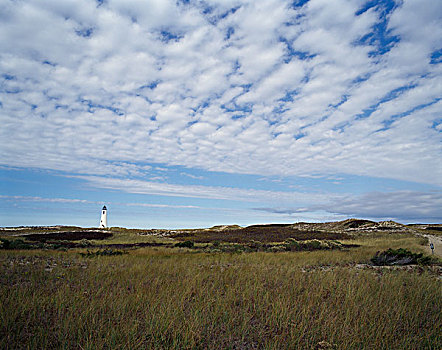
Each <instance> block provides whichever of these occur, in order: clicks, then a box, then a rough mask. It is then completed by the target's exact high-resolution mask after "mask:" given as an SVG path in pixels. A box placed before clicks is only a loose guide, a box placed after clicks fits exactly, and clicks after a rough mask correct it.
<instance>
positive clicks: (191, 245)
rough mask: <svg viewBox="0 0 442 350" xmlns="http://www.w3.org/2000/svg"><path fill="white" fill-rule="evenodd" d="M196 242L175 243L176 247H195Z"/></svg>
mask: <svg viewBox="0 0 442 350" xmlns="http://www.w3.org/2000/svg"><path fill="white" fill-rule="evenodd" d="M194 245H195V244H194V243H193V242H192V241H184V242H179V243H177V244H175V247H180V248H193V247H194Z"/></svg>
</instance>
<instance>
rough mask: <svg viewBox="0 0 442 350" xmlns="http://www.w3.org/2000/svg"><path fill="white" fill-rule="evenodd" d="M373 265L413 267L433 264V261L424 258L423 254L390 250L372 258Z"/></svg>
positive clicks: (402, 249)
mask: <svg viewBox="0 0 442 350" xmlns="http://www.w3.org/2000/svg"><path fill="white" fill-rule="evenodd" d="M371 262H372V264H373V265H378V266H385V265H411V264H420V265H428V264H431V262H432V259H431V257H429V256H424V255H423V254H422V253H419V254H417V253H412V252H410V251H409V250H407V249H404V248H399V249H391V248H390V249H388V250H386V251H384V252H381V253H380V252H377V253H376V255H375V256H374V257H373V258H371Z"/></svg>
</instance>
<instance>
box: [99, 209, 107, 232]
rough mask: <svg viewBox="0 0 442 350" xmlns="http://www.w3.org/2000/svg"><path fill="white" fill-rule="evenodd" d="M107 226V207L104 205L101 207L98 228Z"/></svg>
mask: <svg viewBox="0 0 442 350" xmlns="http://www.w3.org/2000/svg"><path fill="white" fill-rule="evenodd" d="M106 227H107V208H106V206H104V207H103V209H101V218H100V228H106Z"/></svg>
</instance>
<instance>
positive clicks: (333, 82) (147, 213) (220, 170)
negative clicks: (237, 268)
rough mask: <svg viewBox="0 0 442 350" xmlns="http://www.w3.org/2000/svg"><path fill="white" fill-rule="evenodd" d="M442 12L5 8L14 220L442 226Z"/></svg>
mask: <svg viewBox="0 0 442 350" xmlns="http://www.w3.org/2000/svg"><path fill="white" fill-rule="evenodd" d="M441 16H442V3H441V2H439V1H432V0H421V1H418V2H417V1H354V0H352V1H345V0H335V1H328V0H310V1H284V0H263V1H245V0H244V1H239V0H238V1H237V0H224V1H221V0H218V1H192V0H190V1H175V0H174V1H167V0H156V1H142V0H124V1H123V0H108V1H107V0H105V1H92V0H75V1H74V0H65V1H58V2H47V1H42V0H29V1H9V0H0V122H1V128H0V150H1V152H0V179H1V183H0V226H16V225H53V224H66V225H68V224H69V225H80V226H96V225H98V221H99V214H100V208H101V206H102V205H103V204H105V205H106V206H107V207H108V210H109V224H110V225H112V226H125V227H143V228H150V227H163V228H177V227H207V226H211V225H216V224H240V225H248V224H253V223H270V222H297V221H331V220H341V219H345V218H348V217H360V218H369V219H374V220H387V219H393V220H397V221H400V222H404V223H407V222H441V221H442V162H441V159H442V142H441V141H442V138H441V132H442V101H441V96H442V79H441V76H442V74H441V73H442V65H441V55H442V25H441V23H442V18H441Z"/></svg>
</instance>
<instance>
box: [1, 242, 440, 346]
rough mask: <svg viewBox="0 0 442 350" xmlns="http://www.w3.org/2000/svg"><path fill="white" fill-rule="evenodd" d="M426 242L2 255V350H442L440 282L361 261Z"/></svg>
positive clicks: (419, 270)
mask: <svg viewBox="0 0 442 350" xmlns="http://www.w3.org/2000/svg"><path fill="white" fill-rule="evenodd" d="M418 241H419V240H418V239H416V238H410V237H408V238H407V237H405V238H403V239H402V241H401V239H396V240H392V241H391V242H389V243H385V240H383V239H380V238H379V239H378V240H376V239H374V238H372V239H365V240H362V241H360V242H359V243H360V244H362V246H361V247H360V248H356V249H352V250H350V251H314V252H287V253H260V252H259V253H248V254H229V253H217V254H208V253H201V252H192V251H188V250H186V249H163V248H159V249H157V248H143V249H137V250H131V251H130V252H129V254H125V255H120V256H98V257H94V258H85V257H81V256H80V255H79V254H78V251H75V250H69V251H68V252H56V251H38V250H37V251H1V252H0V268H1V271H2V273H1V277H0V300H1V305H0V317H1V318H0V348H3V349H20V348H33V349H43V348H44V349H48V348H72V349H105V348H106V349H109V348H111V349H118V348H121V349H129V348H130V349H150V348H155V349H174V348H175V349H206V348H212V349H261V348H266V349H312V348H327V345H326V343H324V342H327V344H329V345H330V346H331V347H330V348H337V349H440V348H441V347H442V340H441V334H442V329H441V322H442V320H441V309H442V290H441V282H440V280H439V279H437V276H435V275H434V274H431V273H430V272H429V270H428V271H427V270H426V269H425V268H414V269H412V270H392V269H361V268H358V267H357V266H355V265H354V263H356V262H364V261H365V260H367V259H368V258H369V256H370V255H371V254H372V253H373V252H374V251H375V250H376V249H378V248H379V247H380V246H382V245H385V244H388V245H389V246H392V245H393V247H394V245H396V246H400V245H402V246H404V244H407V245H408V246H413V245H415V246H416V247H418V244H419V242H418ZM368 242H371V243H368ZM376 242H377V243H376ZM382 242H383V243H382ZM393 242H396V243H395V244H392V243H393ZM321 342H323V343H321ZM318 344H322V346H323V347H319V346H320V345H318Z"/></svg>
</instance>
